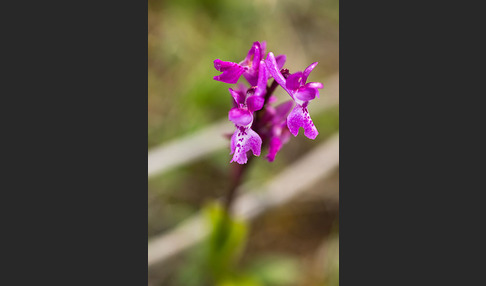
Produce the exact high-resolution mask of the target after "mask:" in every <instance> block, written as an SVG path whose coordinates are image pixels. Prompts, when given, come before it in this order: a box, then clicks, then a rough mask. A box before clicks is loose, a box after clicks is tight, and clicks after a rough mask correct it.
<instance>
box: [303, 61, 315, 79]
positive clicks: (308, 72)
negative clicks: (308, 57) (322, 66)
mask: <svg viewBox="0 0 486 286" xmlns="http://www.w3.org/2000/svg"><path fill="white" fill-rule="evenodd" d="M316 66H317V62H315V63H312V64H311V65H310V66H308V67H307V68H306V69H305V70H304V74H303V75H302V83H303V84H305V83H306V82H307V78H308V77H309V74H310V73H311V71H312V70H313V69H314V68H315V67H316Z"/></svg>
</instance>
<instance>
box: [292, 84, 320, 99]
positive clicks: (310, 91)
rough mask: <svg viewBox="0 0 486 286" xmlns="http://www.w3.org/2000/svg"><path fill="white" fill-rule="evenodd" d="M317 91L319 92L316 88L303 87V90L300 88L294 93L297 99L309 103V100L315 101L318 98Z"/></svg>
mask: <svg viewBox="0 0 486 286" xmlns="http://www.w3.org/2000/svg"><path fill="white" fill-rule="evenodd" d="M316 91H317V89H314V88H307V87H303V88H299V89H298V90H297V91H296V92H295V93H294V96H295V98H297V99H299V100H302V101H309V100H313V99H314V98H316Z"/></svg>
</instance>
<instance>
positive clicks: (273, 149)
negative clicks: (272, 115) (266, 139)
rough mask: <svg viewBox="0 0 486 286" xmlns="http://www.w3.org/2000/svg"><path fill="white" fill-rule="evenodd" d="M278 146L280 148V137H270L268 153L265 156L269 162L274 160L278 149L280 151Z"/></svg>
mask: <svg viewBox="0 0 486 286" xmlns="http://www.w3.org/2000/svg"><path fill="white" fill-rule="evenodd" d="M280 148H282V142H281V141H280V138H278V137H272V139H270V143H269V147H268V155H267V156H266V157H267V159H268V161H269V162H273V160H275V155H277V153H278V151H280Z"/></svg>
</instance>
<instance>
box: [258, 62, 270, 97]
mask: <svg viewBox="0 0 486 286" xmlns="http://www.w3.org/2000/svg"><path fill="white" fill-rule="evenodd" d="M267 81H268V76H267V68H266V67H265V63H264V61H263V60H262V61H260V67H259V70H258V83H257V88H256V90H255V95H256V96H261V97H263V96H265V94H266V93H267Z"/></svg>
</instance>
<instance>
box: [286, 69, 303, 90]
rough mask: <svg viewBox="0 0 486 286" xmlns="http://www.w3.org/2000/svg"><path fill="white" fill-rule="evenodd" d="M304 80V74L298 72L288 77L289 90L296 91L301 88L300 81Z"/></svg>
mask: <svg viewBox="0 0 486 286" xmlns="http://www.w3.org/2000/svg"><path fill="white" fill-rule="evenodd" d="M301 78H302V72H296V73H293V74H291V75H289V77H287V84H286V86H287V88H288V89H290V90H296V89H298V88H299V87H300V85H301V84H300V83H301V81H300V79H301Z"/></svg>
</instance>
